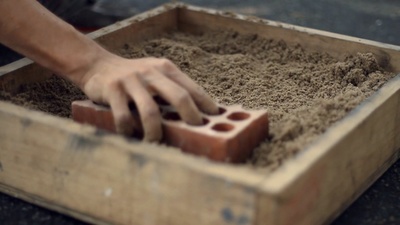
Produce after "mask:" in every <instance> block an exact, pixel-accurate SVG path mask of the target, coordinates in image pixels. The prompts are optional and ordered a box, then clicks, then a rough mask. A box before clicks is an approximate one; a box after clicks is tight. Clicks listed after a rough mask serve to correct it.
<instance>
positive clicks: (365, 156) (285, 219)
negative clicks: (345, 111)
mask: <svg viewBox="0 0 400 225" xmlns="http://www.w3.org/2000/svg"><path fill="white" fill-rule="evenodd" d="M399 112H400V75H399V76H397V77H396V78H394V79H393V80H392V81H390V82H389V83H388V84H386V85H385V87H383V88H382V89H380V90H379V91H378V92H377V93H376V94H375V95H374V96H373V97H372V98H369V99H368V100H367V101H365V102H364V103H363V104H362V105H361V106H359V107H357V108H356V109H355V110H354V111H352V112H351V113H350V115H348V116H347V117H346V118H345V119H343V120H342V121H341V122H339V123H338V124H336V125H335V126H334V127H332V128H331V129H330V130H329V131H328V132H327V133H326V134H324V135H323V136H322V137H321V138H319V139H318V140H317V141H316V142H315V143H314V144H313V145H311V146H310V147H309V148H308V149H307V150H305V151H303V152H301V153H300V154H299V155H298V156H297V157H296V158H295V159H293V160H291V161H290V162H288V163H286V165H285V166H284V167H283V168H281V169H279V170H278V171H277V172H275V173H273V174H272V175H271V177H270V178H269V179H267V180H265V182H264V183H263V189H264V190H265V192H267V193H270V195H271V193H276V194H275V200H276V202H275V204H279V205H278V207H279V210H278V211H276V214H275V217H276V218H275V220H274V222H273V223H271V224H282V225H289V224H299V225H302V224H304V225H309V224H322V223H323V222H325V221H327V220H331V219H333V218H334V217H335V216H336V215H338V213H339V212H341V211H343V210H344V209H345V207H346V206H348V205H349V204H350V203H351V202H352V201H353V200H354V199H355V198H356V197H358V196H359V195H360V194H361V193H362V192H363V191H364V190H365V189H366V188H368V187H369V186H370V185H371V184H372V183H373V182H374V181H375V180H376V179H377V178H378V177H379V176H380V175H381V174H382V173H383V172H384V171H385V170H386V169H387V168H388V167H389V166H390V165H391V164H392V163H393V162H394V161H395V160H396V159H398V157H399V156H400V152H399V149H400V113H399ZM269 201H270V200H269ZM259 210H261V212H263V210H266V209H262V208H259ZM259 215H262V213H259ZM258 224H265V223H263V222H262V220H261V218H260V219H259V221H258Z"/></svg>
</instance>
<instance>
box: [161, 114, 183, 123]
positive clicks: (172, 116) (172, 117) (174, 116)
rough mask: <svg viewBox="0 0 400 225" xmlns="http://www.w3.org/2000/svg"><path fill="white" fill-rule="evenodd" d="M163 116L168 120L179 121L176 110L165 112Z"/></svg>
mask: <svg viewBox="0 0 400 225" xmlns="http://www.w3.org/2000/svg"><path fill="white" fill-rule="evenodd" d="M163 118H164V119H166V120H170V121H179V120H181V117H180V116H179V114H178V113H176V112H167V113H165V114H164V115H163Z"/></svg>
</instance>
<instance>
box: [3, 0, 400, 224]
mask: <svg viewBox="0 0 400 225" xmlns="http://www.w3.org/2000/svg"><path fill="white" fill-rule="evenodd" d="M227 27H229V29H233V30H237V31H239V32H241V33H257V34H258V35H260V36H264V37H270V38H277V39H283V40H285V41H287V42H289V43H300V44H301V45H302V46H303V47H305V48H309V49H314V50H321V51H327V52H329V53H331V54H332V55H335V56H337V57H341V56H343V55H344V54H347V53H350V54H354V53H356V52H373V53H375V54H376V55H377V56H378V58H379V61H380V63H381V65H382V66H384V67H385V68H387V69H388V70H391V71H394V72H399V71H400V47H397V46H393V45H386V44H382V43H378V42H373V41H368V40H362V39H359V38H353V37H348V36H343V35H338V34H333V33H329V32H324V31H318V30H313V29H308V28H303V27H298V26H292V25H289V24H282V23H277V22H273V21H267V20H262V19H259V18H254V17H246V16H242V15H237V14H232V13H223V12H219V11H214V10H206V9H201V8H197V7H193V6H187V5H183V4H180V3H175V4H168V5H165V6H162V7H159V8H156V9H154V10H151V11H149V12H146V13H144V14H141V15H138V16H135V17H133V18H130V19H128V20H125V21H122V22H119V23H117V24H114V25H112V26H109V27H106V28H104V29H101V30H99V31H96V32H94V33H92V34H90V36H91V37H92V38H95V39H96V40H97V41H99V42H100V43H102V44H103V45H104V46H106V47H107V48H109V49H110V50H113V49H117V48H119V47H120V46H121V44H122V43H124V42H126V41H140V40H143V39H145V38H148V37H152V36H154V35H157V34H160V33H163V32H165V31H169V30H174V29H179V30H181V31H185V32H198V31H202V30H203V31H204V30H205V31H206V30H209V29H220V28H222V29H226V28H227ZM32 74H34V76H33V75H32ZM50 74H51V73H50V72H48V71H46V70H44V69H42V68H40V67H39V66H37V65H36V64H32V63H31V62H30V61H29V60H27V59H23V60H20V61H18V62H15V63H13V64H10V65H7V66H4V67H1V68H0V88H2V89H5V90H8V91H15V92H17V91H18V88H19V85H21V84H23V83H27V82H33V81H38V80H41V79H44V78H46V77H48V76H49V75H50ZM0 127H2V129H0V191H2V192H5V193H8V194H10V195H12V196H15V197H18V198H21V199H24V200H26V201H29V202H31V203H34V204H38V205H42V206H44V207H47V208H50V209H54V210H57V211H59V212H61V213H64V214H68V215H71V216H74V217H76V218H79V219H82V220H84V221H88V222H92V223H96V224H149V225H153V224H182V225H186V224H199V225H200V224H207V225H212V224H216V225H221V224H240V225H247V224H252V225H291V224H298V225H310V224H323V223H327V222H329V221H330V220H332V219H333V218H335V217H336V216H337V215H338V214H339V213H340V212H341V211H342V210H344V209H345V208H346V206H347V205H349V204H350V203H351V202H352V201H353V200H354V199H356V198H357V197H358V196H359V195H360V194H361V193H362V192H363V191H364V190H365V189H366V188H367V187H369V185H371V184H372V183H373V182H374V181H375V180H376V179H377V177H379V176H380V175H381V174H382V173H383V172H384V171H385V170H386V169H387V168H388V167H389V166H390V165H391V164H392V163H393V162H394V161H395V160H396V159H397V158H398V157H399V151H398V149H399V148H400V77H399V76H397V77H396V78H394V79H392V80H391V81H390V82H389V83H388V84H386V85H385V86H384V87H383V88H382V89H381V90H379V91H378V92H377V93H376V94H375V95H373V96H372V97H371V98H369V99H368V100H367V101H365V102H364V103H363V104H362V105H361V106H359V107H357V108H356V109H355V110H353V111H352V112H351V113H350V114H349V115H348V116H346V118H345V119H343V120H341V121H340V122H339V123H337V124H336V125H334V126H333V127H331V128H330V129H329V130H328V131H327V132H326V133H325V134H324V135H322V136H321V137H320V138H319V139H318V140H317V141H315V142H314V143H313V144H312V145H310V146H309V147H308V148H307V149H305V150H303V151H302V152H301V153H300V154H298V155H297V156H296V157H295V158H293V159H291V160H288V161H287V162H286V163H284V165H283V166H282V167H281V168H279V169H278V170H277V171H275V172H274V173H272V174H270V175H265V174H261V173H258V172H255V171H253V170H251V169H249V168H242V167H236V166H233V165H226V164H219V163H214V162H210V161H207V160H205V159H201V158H196V157H193V156H190V155H187V154H182V153H180V152H178V151H175V150H171V149H169V148H167V147H165V146H159V145H153V144H146V143H137V142H136V143H135V142H132V141H129V140H127V139H124V138H122V137H119V136H116V135H112V134H104V133H101V132H99V131H98V130H96V129H95V128H93V127H89V126H82V125H79V124H76V123H74V122H72V121H71V120H67V119H62V118H58V117H54V116H50V115H47V114H45V113H41V112H34V111H31V110H27V109H24V108H22V107H18V106H14V105H12V104H10V103H4V102H0ZM5 128H7V129H5Z"/></svg>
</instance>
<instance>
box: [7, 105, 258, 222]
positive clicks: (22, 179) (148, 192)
mask: <svg viewBox="0 0 400 225" xmlns="http://www.w3.org/2000/svg"><path fill="white" fill-rule="evenodd" d="M0 126H1V127H2V128H4V129H1V130H0V144H1V148H0V156H1V157H0V165H1V166H0V190H1V191H2V192H6V193H8V194H10V195H13V196H16V197H19V198H22V199H25V200H27V201H29V202H32V203H35V204H39V205H42V206H45V207H48V208H51V209H54V210H57V211H60V212H62V213H65V214H68V215H71V216H74V217H77V218H79V219H82V220H85V221H88V222H95V223H98V224H141V225H145V224H149V225H154V224H174V225H178V224H182V225H187V224H204V225H206V224H207V225H210V224H216V225H221V224H232V223H234V224H236V223H237V224H243V225H246V224H254V222H255V220H254V213H255V196H256V195H257V193H256V190H255V189H254V188H251V187H249V186H247V185H242V184H238V183H236V182H234V181H232V180H230V179H229V178H226V179H221V178H218V177H217V176H213V175H212V174H207V173H203V172H202V170H200V169H193V168H192V169H190V168H185V166H183V165H182V164H181V163H174V160H177V159H180V158H183V159H184V160H185V161H186V162H189V163H191V164H193V163H194V161H196V162H198V161H199V160H198V159H195V158H191V157H188V156H185V157H183V156H182V154H181V153H179V152H178V151H176V150H173V149H169V148H167V147H160V146H158V145H151V144H143V143H128V141H126V140H124V139H122V138H120V137H116V136H114V135H111V134H104V133H101V132H99V131H97V130H95V129H94V128H92V127H88V126H80V125H78V124H75V123H73V122H71V121H68V120H64V119H59V118H56V117H52V116H48V115H45V114H43V113H39V112H32V111H28V110H25V109H23V108H21V107H17V106H13V105H11V104H7V103H0ZM5 128H7V129H5ZM158 152H159V153H160V155H164V156H163V157H158V156H157V154H158ZM169 159H171V160H169ZM200 164H202V166H201V167H202V168H207V167H208V166H209V167H212V166H213V164H212V163H210V162H209V161H206V160H202V161H201V163H200ZM238 221H239V222H240V223H239V222H238Z"/></svg>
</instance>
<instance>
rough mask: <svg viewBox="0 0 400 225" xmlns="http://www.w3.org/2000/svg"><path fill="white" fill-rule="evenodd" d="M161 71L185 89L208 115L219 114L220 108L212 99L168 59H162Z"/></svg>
mask: <svg viewBox="0 0 400 225" xmlns="http://www.w3.org/2000/svg"><path fill="white" fill-rule="evenodd" d="M161 60H162V61H161V70H162V72H164V73H165V75H166V76H168V78H170V79H171V80H172V81H174V82H175V83H177V84H179V85H180V86H181V87H183V88H184V89H185V90H186V91H187V92H188V93H189V94H190V96H191V97H192V98H193V100H194V102H195V103H196V105H197V106H198V107H199V109H200V110H201V111H203V112H205V113H207V114H212V115H215V114H218V106H217V104H216V103H215V102H214V101H213V100H212V98H211V97H210V96H209V95H208V94H207V93H206V92H205V91H204V89H203V88H202V87H200V86H199V85H197V84H196V83H195V82H194V81H193V80H192V79H190V78H189V77H188V76H187V75H186V74H184V73H183V72H182V71H181V70H180V69H179V68H178V67H177V66H175V64H173V63H172V62H170V61H169V60H167V59H161Z"/></svg>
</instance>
